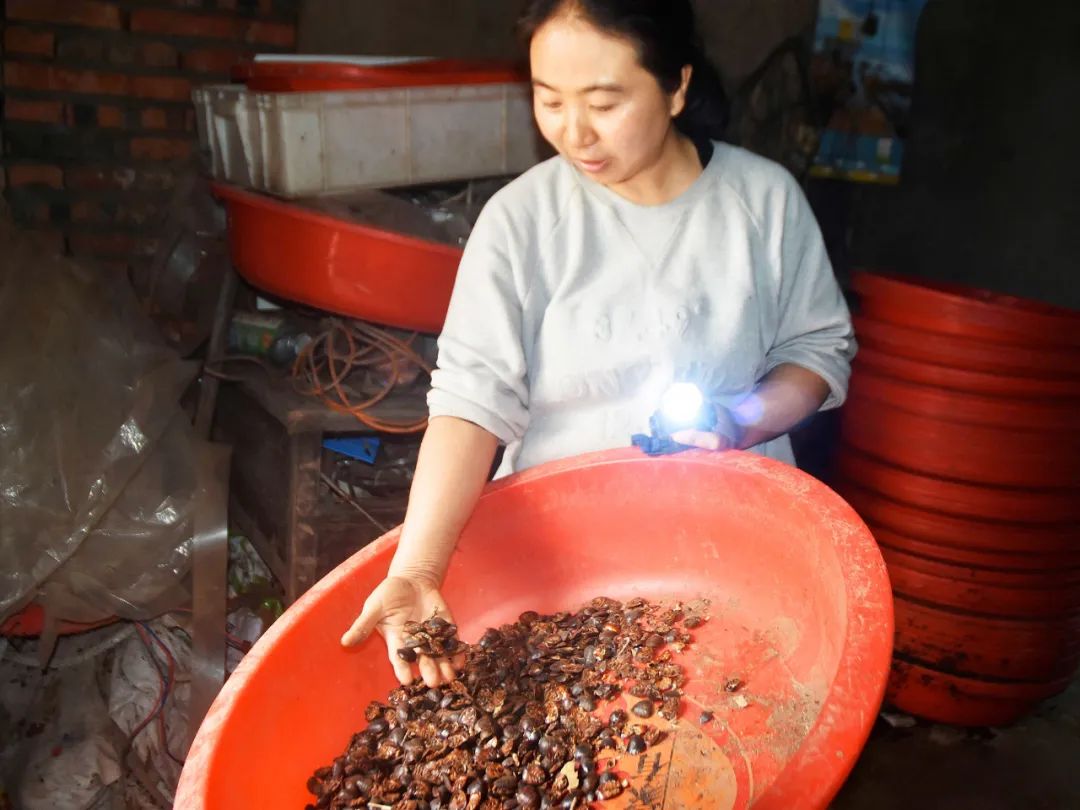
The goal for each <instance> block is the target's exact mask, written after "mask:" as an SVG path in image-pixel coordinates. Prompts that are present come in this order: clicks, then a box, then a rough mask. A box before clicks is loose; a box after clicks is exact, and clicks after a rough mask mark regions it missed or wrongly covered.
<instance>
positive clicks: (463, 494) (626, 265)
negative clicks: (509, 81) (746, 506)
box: [342, 0, 855, 686]
mask: <svg viewBox="0 0 1080 810" xmlns="http://www.w3.org/2000/svg"><path fill="white" fill-rule="evenodd" d="M522 29H523V32H524V34H525V37H526V39H527V41H528V43H529V56H530V62H531V67H532V75H533V85H534V89H535V101H534V107H535V115H536V120H537V123H538V124H539V128H540V132H541V134H543V136H544V137H545V138H546V139H547V140H548V141H549V142H550V143H551V144H552V146H554V147H555V149H556V150H557V151H558V153H559V154H558V156H557V157H555V158H552V159H551V160H549V161H546V162H545V163H543V164H541V165H539V166H537V167H535V168H533V169H532V170H530V171H529V172H527V173H526V174H524V175H522V176H521V177H520V178H518V179H516V180H515V181H514V182H512V183H510V184H509V185H508V186H506V187H505V188H504V189H503V190H502V191H500V192H499V194H497V195H496V196H495V197H494V198H493V199H492V200H491V202H490V203H489V204H488V205H487V207H486V208H485V210H484V211H483V213H482V215H481V217H480V219H479V221H478V222H477V224H476V227H475V229H474V231H473V233H472V236H471V238H470V240H469V243H468V245H467V247H466V249H465V254H464V257H463V259H462V262H461V266H460V269H459V271H458V277H457V282H456V285H455V288H454V294H453V298H452V301H451V305H450V311H449V314H448V315H447V319H446V325H445V328H444V331H443V334H442V336H441V337H440V340H439V362H438V368H437V370H436V371H435V373H434V374H433V376H432V390H431V393H430V396H429V400H428V402H429V406H430V411H431V422H430V425H429V427H428V430H427V434H426V435H425V436H424V441H423V444H422V447H421V450H420V457H419V461H418V464H417V468H416V475H415V479H414V481H413V487H412V492H411V496H410V500H409V508H408V513H407V515H406V518H405V523H404V526H403V529H402V533H401V540H400V544H399V546H398V549H397V552H396V554H395V556H394V559H393V562H392V563H391V565H390V571H389V574H388V576H387V579H386V580H385V581H384V582H383V583H382V584H380V585H379V587H378V588H376V589H375V591H374V592H372V594H371V595H370V596H369V597H368V599H367V601H366V602H365V604H364V608H363V612H362V613H361V615H360V617H359V618H358V619H357V620H356V622H355V623H354V624H353V626H352V627H351V628H350V629H349V631H348V632H346V634H345V635H344V637H343V638H342V643H343V644H345V645H353V644H357V643H359V642H361V641H363V640H364V639H365V638H366V637H367V636H368V635H370V633H371V632H372V631H373V630H378V631H379V632H380V633H381V634H382V635H383V636H384V637H385V639H386V643H387V646H388V649H389V650H390V656H389V657H390V661H391V663H392V664H393V666H394V670H395V672H396V674H397V675H398V677H399V679H400V680H401V681H402V683H407V682H410V681H411V680H412V679H413V672H412V669H411V667H410V666H409V665H408V664H407V663H405V662H404V661H402V660H400V659H399V658H398V657H397V656H396V655H395V654H394V653H393V651H394V650H396V649H398V648H399V647H401V646H402V644H401V640H402V626H403V625H404V623H405V622H406V621H408V620H422V619H425V618H428V617H430V616H431V615H432V614H433V613H436V612H437V613H439V614H440V615H442V616H445V617H449V616H450V612H449V610H448V608H447V605H446V603H445V601H444V600H443V598H442V596H441V595H440V593H439V586H440V584H441V582H442V580H443V577H444V575H445V573H446V568H447V565H448V562H449V559H450V556H451V554H452V552H453V549H454V546H455V544H456V542H457V538H458V535H459V533H460V532H461V529H462V528H463V526H464V525H465V522H466V521H467V519H468V517H469V515H470V513H471V512H472V509H473V507H474V505H475V503H476V500H477V498H478V496H479V494H480V491H481V489H482V488H483V486H484V484H485V482H486V480H487V475H488V472H489V470H490V467H491V464H492V461H493V458H494V455H495V452H496V449H497V447H498V445H499V444H500V443H501V444H504V445H505V446H506V453H505V456H504V460H503V462H502V466H501V468H500V470H499V474H500V475H506V474H508V473H510V472H515V471H518V470H522V469H525V468H527V467H530V466H533V465H535V464H539V463H541V462H545V461H549V460H552V459H557V458H562V457H567V456H571V455H576V454H578V453H582V452H586V451H590V450H599V449H604V448H611V447H620V446H626V445H627V444H628V443H629V438H630V436H631V434H632V433H634V432H641V431H642V430H643V429H645V428H646V427H647V424H648V419H649V415H650V414H651V413H652V412H653V411H654V410H655V409H656V407H657V403H658V402H659V400H660V397H661V395H662V393H663V392H664V391H665V390H666V389H667V387H668V386H669V385H670V384H671V383H672V382H674V381H677V380H692V381H694V382H696V383H697V384H698V385H699V386H700V387H701V388H702V389H703V390H704V391H706V392H707V393H708V394H709V395H710V397H711V399H712V401H713V403H714V404H715V405H716V408H717V414H718V417H720V418H719V420H718V425H719V426H718V428H717V429H716V430H715V431H714V432H710V433H703V432H690V433H686V434H681V435H676V437H675V438H676V439H677V440H679V441H682V442H683V443H686V444H692V445H695V446H698V447H701V448H704V449H708V450H723V449H727V448H731V447H738V448H747V449H752V450H754V451H756V452H759V453H762V454H764V455H767V456H771V457H773V458H778V459H782V460H785V461H788V462H792V461H793V457H792V453H791V444H790V442H789V440H788V438H787V436H786V435H785V434H786V433H787V432H788V431H789V430H790V429H791V428H792V427H794V426H795V425H797V424H798V423H799V422H801V421H803V420H804V419H805V418H807V417H808V416H810V415H811V414H813V413H814V412H815V411H816V410H818V409H819V408H822V407H835V406H837V405H839V404H840V402H841V401H842V400H843V398H844V396H845V393H846V388H847V380H848V375H849V363H850V359H851V356H852V355H853V354H854V348H855V344H854V340H853V338H852V330H851V322H850V317H849V314H848V311H847V308H846V306H845V304H844V301H843V298H842V296H841V294H840V291H839V289H838V287H837V284H836V281H835V279H834V276H833V273H832V269H831V267H830V265H829V261H828V258H827V256H826V254H825V249H824V244H823V242H822V238H821V234H820V232H819V230H818V227H817V225H816V223H815V220H814V217H813V215H812V213H811V211H810V209H809V206H808V205H807V203H806V200H805V198H804V196H803V194H802V192H801V189H800V188H799V187H798V185H797V184H796V182H795V181H794V179H793V178H792V177H791V176H790V175H789V174H788V173H787V172H785V171H784V170H783V169H782V168H780V167H779V166H777V165H775V164H773V163H770V162H769V161H767V160H764V159H763V158H759V157H756V156H754V155H751V154H750V153H748V152H745V151H743V150H741V149H738V148H735V147H732V146H728V145H724V144H722V143H719V142H718V139H719V138H720V137H721V135H722V132H721V126H722V115H720V114H719V113H721V112H722V109H720V107H719V106H718V105H719V104H720V103H721V102H722V95H721V94H720V93H719V92H716V91H717V90H718V89H719V83H718V82H717V81H716V80H715V73H714V72H711V71H710V70H709V68H708V65H707V62H706V61H705V59H704V57H703V54H702V51H701V49H700V46H699V45H698V39H697V35H696V32H695V29H694V17H693V12H692V9H691V6H690V0H532V2H530V3H529V6H528V9H527V11H526V13H525V16H524V19H523V22H522ZM710 78H711V79H712V81H710ZM419 672H420V675H421V676H422V677H423V679H424V681H425V682H426V683H428V684H429V685H432V686H433V685H437V684H438V683H440V682H442V681H444V680H447V679H452V678H453V677H454V668H453V665H452V663H451V662H449V661H438V662H435V661H431V660H423V659H422V660H421V661H420V664H419Z"/></svg>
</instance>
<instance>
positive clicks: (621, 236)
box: [428, 143, 855, 476]
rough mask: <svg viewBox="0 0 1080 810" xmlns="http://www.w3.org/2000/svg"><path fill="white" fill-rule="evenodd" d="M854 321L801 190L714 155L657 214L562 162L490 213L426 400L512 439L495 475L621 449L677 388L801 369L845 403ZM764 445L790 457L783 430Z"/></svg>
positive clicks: (476, 237) (776, 170) (466, 267)
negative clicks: (792, 367) (779, 368)
mask: <svg viewBox="0 0 1080 810" xmlns="http://www.w3.org/2000/svg"><path fill="white" fill-rule="evenodd" d="M854 353H855V341H854V337H853V333H852V328H851V319H850V316H849V313H848V310H847V306H846V305H845V303H844V299H843V297H842V295H841V293H840V290H839V287H838V285H837V283H836V280H835V277H834V275H833V271H832V268H831V266H830V264H829V259H828V257H827V255H826V253H825V246H824V243H823V241H822V238H821V232H820V230H819V229H818V226H817V222H816V221H815V219H814V216H813V213H812V212H811V210H810V207H809V205H808V203H807V201H806V198H805V197H804V195H803V193H802V189H800V188H799V186H798V184H797V183H796V182H795V179H794V178H793V177H792V176H791V175H790V174H788V173H787V171H785V170H784V169H783V168H782V167H780V166H779V165H777V164H775V163H772V162H771V161H768V160H765V159H764V158H761V157H757V156H756V155H753V154H752V153H750V152H747V151H745V150H743V149H739V148H737V147H733V146H728V145H725V144H721V143H717V144H715V148H714V152H713V156H712V158H711V159H710V161H709V163H708V165H707V166H706V167H705V170H704V171H703V172H702V174H701V176H700V177H698V179H697V180H696V181H695V182H694V183H693V185H691V186H690V188H689V189H687V190H686V191H685V192H684V193H683V194H682V195H681V196H679V197H678V198H676V199H675V200H673V201H672V202H670V203H667V204H665V205H659V206H642V205H637V204H635V203H632V202H630V201H628V200H625V199H623V198H622V197H620V196H619V195H617V194H615V193H614V192H612V191H610V190H609V189H607V188H605V187H604V186H602V185H600V184H598V183H596V182H594V181H592V180H590V179H588V178H587V177H585V176H584V175H582V174H581V173H580V172H578V171H577V170H576V169H575V168H574V167H573V166H572V165H571V164H569V163H568V162H566V161H565V160H564V159H563V158H561V157H555V158H552V159H551V160H548V161H546V162H544V163H541V164H540V165H538V166H536V167H534V168H533V169H531V170H530V171H528V172H526V173H525V174H524V175H522V176H521V177H519V178H517V179H516V180H514V181H513V182H512V183H510V184H509V185H507V186H506V187H505V188H503V189H502V190H501V191H500V192H499V193H498V194H497V195H495V197H493V198H492V199H491V201H490V202H489V203H488V204H487V206H486V207H485V209H484V210H483V212H482V213H481V215H480V218H479V220H478V221H477V223H476V227H475V228H474V230H473V232H472V235H471V237H470V239H469V242H468V244H467V246H466V248H465V254H464V257H463V258H462V261H461V265H460V267H459V269H458V275H457V281H456V283H455V286H454V293H453V296H452V298H451V302H450V310H449V313H448V314H447V318H446V324H445V326H444V328H443V332H442V335H441V337H440V338H439V360H438V368H437V369H436V371H435V372H434V374H433V375H432V388H431V392H430V394H429V395H428V405H429V408H430V414H431V416H432V417H436V416H456V417H460V418H462V419H466V420H468V421H470V422H473V423H475V424H477V425H479V426H480V427H482V428H484V429H486V430H488V431H490V432H491V433H493V434H494V435H495V436H497V437H498V438H499V440H500V441H501V442H503V443H504V444H505V445H507V450H506V454H505V457H504V461H503V464H502V467H501V468H500V470H499V475H500V476H502V475H507V474H509V473H511V472H516V471H519V470H523V469H526V468H528V467H532V466H533V465H536V464H540V463H542V462H545V461H550V460H553V459H559V458H565V457H568V456H572V455H576V454H578V453H584V452H588V451H592V450H601V449H609V448H613V447H625V446H627V445H628V444H629V443H630V436H631V434H633V433H640V432H648V422H649V416H650V415H651V414H652V413H653V412H654V411H655V410H656V408H657V405H658V404H659V401H660V398H661V396H662V394H663V392H664V391H665V390H666V389H667V387H668V386H669V385H670V384H671V383H672V382H675V381H683V380H688V381H692V382H696V383H697V384H698V385H700V386H701V388H702V389H703V390H704V391H705V392H706V393H707V394H708V395H710V396H712V397H713V398H714V399H715V400H716V401H718V402H720V403H722V404H725V405H730V404H732V403H734V402H736V401H738V400H741V399H742V398H744V397H745V396H746V394H747V393H748V392H750V391H751V389H752V388H753V387H754V385H755V384H756V383H757V382H758V381H759V380H760V379H761V378H762V377H763V376H764V375H765V374H766V373H768V372H769V371H770V370H771V369H773V368H775V367H776V366H778V365H780V364H782V363H795V364H797V365H799V366H803V367H805V368H807V369H810V370H811V371H814V372H815V373H817V374H819V375H820V376H821V377H822V378H823V379H825V380H826V381H827V382H828V384H829V388H830V389H831V393H830V396H829V398H828V401H827V402H826V403H825V405H824V406H823V408H831V407H836V406H838V405H840V403H841V402H842V401H843V399H844V397H845V394H846V391H847V383H848V377H849V374H850V361H851V358H852V356H853V355H854ZM754 449H755V451H757V452H759V453H762V454H764V455H767V456H771V457H772V458H776V459H780V460H783V461H786V462H788V463H793V462H794V458H793V455H792V451H791V442H790V440H789V439H788V437H787V436H782V437H780V438H777V439H774V440H772V441H769V442H765V443H764V444H762V445H759V446H758V447H756V448H754Z"/></svg>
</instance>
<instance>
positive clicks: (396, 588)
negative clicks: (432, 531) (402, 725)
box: [341, 576, 460, 687]
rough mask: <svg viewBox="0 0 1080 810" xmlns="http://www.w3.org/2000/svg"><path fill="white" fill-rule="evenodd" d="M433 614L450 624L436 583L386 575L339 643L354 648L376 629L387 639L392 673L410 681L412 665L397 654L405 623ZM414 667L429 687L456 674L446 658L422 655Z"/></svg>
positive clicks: (447, 680)
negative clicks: (417, 668) (436, 658)
mask: <svg viewBox="0 0 1080 810" xmlns="http://www.w3.org/2000/svg"><path fill="white" fill-rule="evenodd" d="M434 616H440V617H442V618H443V619H446V621H448V622H451V623H452V622H453V621H454V619H453V617H452V616H451V615H450V609H449V608H448V607H447V606H446V601H445V600H444V599H443V598H442V594H441V593H439V587H438V584H437V583H435V582H433V581H428V580H424V579H414V578H412V577H404V576H388V577H387V578H386V579H384V580H383V581H382V582H381V583H380V584H379V586H378V587H377V588H375V590H374V591H372V592H371V595H370V596H368V598H367V601H366V602H364V609H363V610H362V611H361V612H360V615H359V617H357V619H356V621H354V622H353V624H352V627H350V628H349V629H348V630H347V631H346V632H345V635H343V636H342V637H341V643H342V645H343V646H345V647H354V646H356V645H357V644H360V643H361V642H363V641H364V640H365V639H366V638H367V637H368V636H370V635H371V633H372V631H373V630H378V631H379V633H380V635H382V637H383V639H385V641H386V650H387V654H388V656H389V658H390V665H391V666H392V667H393V668H394V674H395V675H397V678H398V680H399V681H401V683H402V684H409V683H412V682H413V680H414V679H415V676H414V673H413V665H411V664H409V663H407V662H405V661H403V660H402V659H401V658H400V657H399V656H398V654H397V651H398V650H399V649H401V648H402V647H404V646H405V623H406V622H409V621H414V622H423V621H426V620H427V619H430V618H432V617H434ZM458 665H459V666H460V661H459V662H458ZM417 666H418V667H419V670H420V677H422V678H423V679H424V683H426V684H427V685H428V686H429V687H434V686H438V685H439V684H442V683H449V682H450V681H452V680H454V678H456V677H457V673H456V671H455V669H454V663H453V662H451V661H450V660H448V659H445V658H444V659H438V660H434V659H431V658H428V657H426V656H421V657H420V660H419V661H418V663H417Z"/></svg>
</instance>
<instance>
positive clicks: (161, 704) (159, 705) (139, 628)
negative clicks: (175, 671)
mask: <svg viewBox="0 0 1080 810" xmlns="http://www.w3.org/2000/svg"><path fill="white" fill-rule="evenodd" d="M144 628H145V625H144V624H143V623H142V622H137V623H136V625H135V630H136V632H137V633H138V635H139V640H140V641H142V643H143V646H144V647H146V651H147V654H148V655H149V656H150V662H151V663H152V664H153V665H154V670H155V671H156V672H157V674H158V678H159V679H160V681H161V686H160V691H159V693H158V699H157V702H156V704H155V705H154V708H153V710H151V712H150V713H149V714H148V715H147V716H146V717H144V718H143V719H142V720H141V721H140V722H139V724H138V725H137V726H135V728H134V730H133V731H132V732H131V734H130V735H128V743H127V747H126V748H125V750H124V757H123V758H122V759H121V761H123V760H124V759H127V752H128V751H129V750H130V749H131V746H132V745H133V744H134V743H135V738H136V737H138V736H139V735H140V734H142V732H143V730H144V729H145V728H146V727H147V726H149V725H150V724H151V723H153V722H154V719H155V718H156V717H157V716H158V715H159V714H160V713H161V710H162V709H164V708H165V701H166V700H167V699H168V696H169V688H170V686H169V682H168V680H167V678H166V677H165V676H164V675H162V672H161V670H160V669H159V668H158V663H157V659H156V658H155V657H154V652H153V646H152V644H151V642H150V640H149V637H148V636H147V633H146V630H145V629H144Z"/></svg>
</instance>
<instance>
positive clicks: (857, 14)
mask: <svg viewBox="0 0 1080 810" xmlns="http://www.w3.org/2000/svg"><path fill="white" fill-rule="evenodd" d="M926 3H927V0H821V2H820V6H819V14H818V22H817V28H816V31H815V36H814V57H813V61H812V64H811V81H812V83H813V86H814V94H815V97H816V98H817V99H818V103H819V111H820V114H821V119H822V122H823V124H824V130H823V131H822V133H821V145H820V148H819V149H818V154H817V157H816V158H815V160H814V166H813V168H812V169H811V174H812V175H813V176H815V177H842V178H844V179H848V180H857V181H863V182H881V183H895V182H897V181H898V180H899V178H900V166H901V163H902V161H903V155H904V139H905V138H906V136H907V128H908V127H907V125H908V115H909V112H910V109H911V91H912V84H913V81H914V73H915V28H916V25H917V23H918V19H919V14H920V13H921V12H922V10H923V7H924V6H925V5H926Z"/></svg>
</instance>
